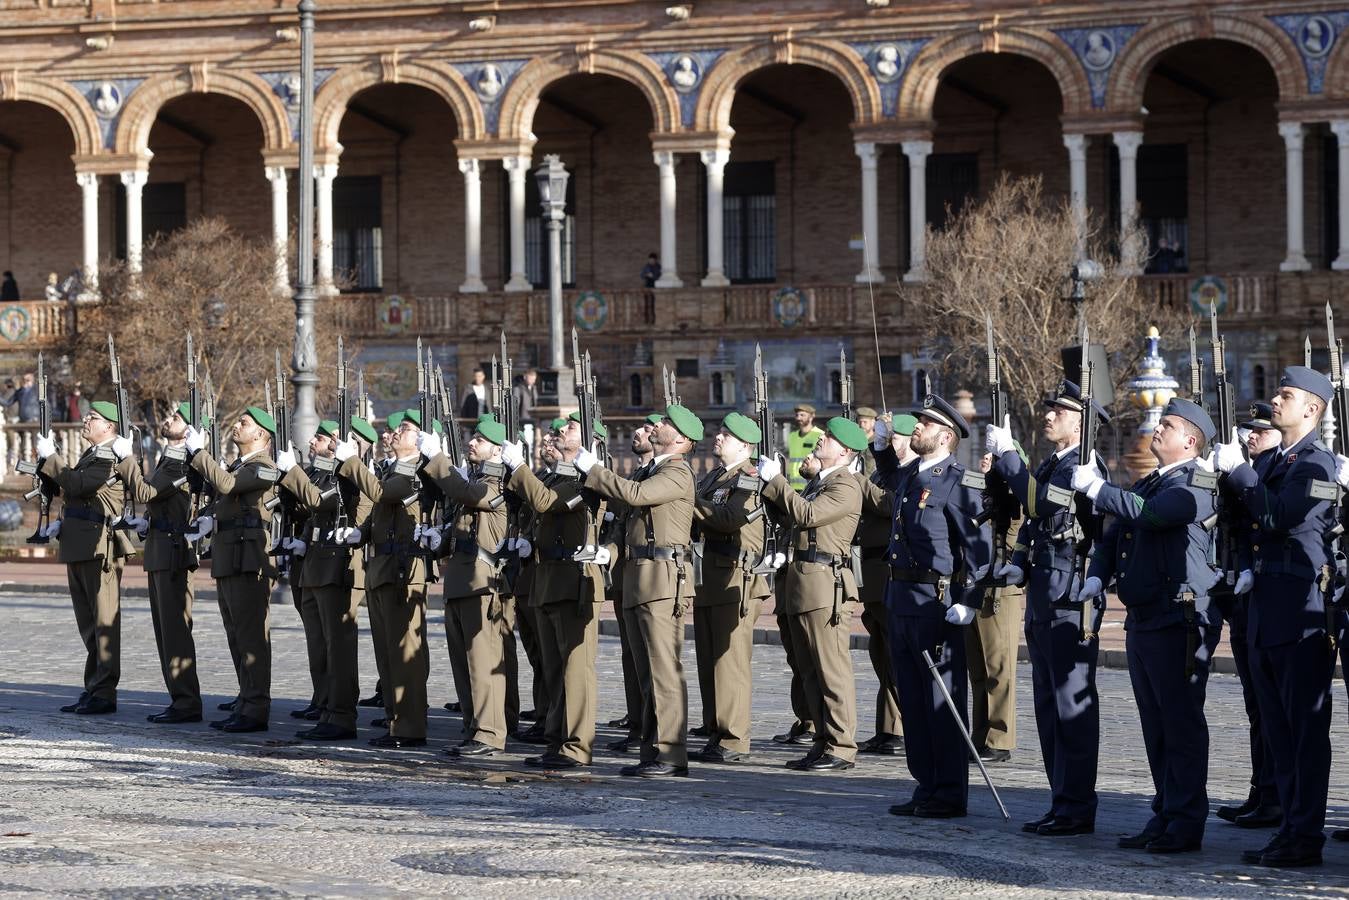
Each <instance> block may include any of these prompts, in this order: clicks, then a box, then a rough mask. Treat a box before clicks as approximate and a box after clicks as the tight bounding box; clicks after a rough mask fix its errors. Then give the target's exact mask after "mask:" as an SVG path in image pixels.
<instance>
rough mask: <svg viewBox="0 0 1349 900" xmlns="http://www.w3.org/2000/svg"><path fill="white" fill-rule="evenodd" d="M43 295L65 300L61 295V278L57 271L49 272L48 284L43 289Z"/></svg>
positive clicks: (48, 297)
mask: <svg viewBox="0 0 1349 900" xmlns="http://www.w3.org/2000/svg"><path fill="white" fill-rule="evenodd" d="M42 296H43V297H44V298H45V299H47V300H64V299H65V297H63V296H62V295H61V279H60V277H59V276H57V274H56V273H55V272H48V273H47V286H46V287H44V288H43V289H42Z"/></svg>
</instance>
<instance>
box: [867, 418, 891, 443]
mask: <svg viewBox="0 0 1349 900" xmlns="http://www.w3.org/2000/svg"><path fill="white" fill-rule="evenodd" d="M889 440H890V423H889V422H887V421H885V420H884V419H877V420H876V426H875V427H874V428H873V429H872V431H871V446H873V447H875V448H876V449H877V450H880V449H882V448H884V447H885V444H886V442H887V441H889Z"/></svg>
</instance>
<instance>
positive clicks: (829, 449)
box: [759, 417, 867, 771]
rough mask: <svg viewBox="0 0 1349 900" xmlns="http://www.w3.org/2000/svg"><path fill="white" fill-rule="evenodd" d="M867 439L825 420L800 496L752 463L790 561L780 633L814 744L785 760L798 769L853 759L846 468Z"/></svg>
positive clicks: (850, 501)
mask: <svg viewBox="0 0 1349 900" xmlns="http://www.w3.org/2000/svg"><path fill="white" fill-rule="evenodd" d="M866 445H867V436H866V432H864V431H863V430H862V429H861V428H860V427H858V425H857V423H856V422H853V421H851V420H849V419H844V418H842V417H835V418H832V419H830V420H829V422H828V423H827V424H826V426H825V430H824V434H823V435H822V436H821V437H820V439H819V440H818V441H817V442H816V444H815V449H814V450H812V451H811V455H812V456H814V457H815V458H816V459H818V460H819V462H820V471H819V474H817V475H816V476H815V477H813V478H812V479H811V480H810V482H809V483H807V485H806V488H805V490H804V491H802V492H801V493H800V494H797V493H796V492H795V491H794V490H792V489H791V485H790V484H789V483H788V481H787V479H786V478H785V477H784V476H783V474H782V465H781V463H779V462H778V461H777V460H775V459H769V458H767V457H762V458H760V460H759V478H760V479H762V481H763V482H764V488H763V495H764V497H765V498H767V499H769V500H771V501H773V502H774V503H776V504H778V505H779V506H780V507H781V508H782V509H783V511H784V512H785V513H786V517H787V519H788V521H789V523H790V527H791V529H792V537H791V544H790V546H791V547H792V550H793V558H792V560H791V561H790V562H788V563H787V570H786V577H785V579H784V581H785V584H784V585H783V586H782V587H783V589H782V591H781V593H780V596H781V597H782V599H783V600H784V605H785V610H784V612H785V613H786V618H787V623H788V636H789V637H790V639H791V641H792V644H793V646H794V649H795V655H796V663H797V665H798V666H800V667H801V673H802V680H803V682H804V687H805V695H806V702H807V704H808V705H809V707H810V712H811V719H812V721H813V722H814V723H815V743H814V745H813V746H812V747H811V749H810V752H809V753H808V754H806V756H804V757H802V758H801V759H798V760H793V761H792V762H789V763H787V765H788V767H789V768H793V769H798V770H805V771H832V770H839V769H851V768H852V767H853V760H854V759H855V758H856V754H857V742H856V739H855V737H854V733H855V730H856V719H857V710H856V706H855V703H854V696H855V689H854V686H853V670H852V655H851V654H850V653H849V650H848V644H849V639H850V636H851V631H852V616H853V609H854V606H853V604H855V603H856V602H857V600H858V589H857V579H856V577H855V575H854V573H853V569H852V539H853V535H854V534H856V533H857V522H858V519H859V518H860V516H861V511H862V491H861V488H860V487H859V486H858V484H857V479H856V478H854V477H853V474H852V472H851V466H852V463H853V462H854V459H855V457H856V454H857V453H859V452H860V451H862V450H864V449H865V448H866Z"/></svg>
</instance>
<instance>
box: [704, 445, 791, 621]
mask: <svg viewBox="0 0 1349 900" xmlns="http://www.w3.org/2000/svg"><path fill="white" fill-rule="evenodd" d="M742 476H743V477H748V478H750V479H753V481H754V482H755V486H756V487H757V486H758V481H759V476H758V475H757V474H756V473H755V471H754V467H753V466H751V465H750V461H749V460H748V459H746V460H742V461H741V462H738V463H736V464H735V465H733V466H731V467H730V468H729V469H727V468H724V467H722V466H717V467H716V468H715V469H713V470H712V471H710V472H708V473H707V474H706V475H704V476H703V479H702V482H701V483H700V484H699V485H698V496H697V498H696V499H695V500H694V505H693V509H694V517H695V518H696V519H697V521H698V526H699V528H701V529H702V533H703V583H702V585H701V586H700V587H699V588H698V593H697V595H696V597H695V599H694V601H693V605H694V607H695V608H696V607H699V606H720V605H722V604H727V603H739V602H741V600H742V599H753V598H756V597H767V596H768V595H769V594H771V593H773V591H772V588H770V587H769V586H768V579H767V578H765V577H764V576H762V575H751V576H749V578H748V579H747V578H746V577H745V573H746V571H747V570H748V569H750V568H752V567H753V566H754V564H755V563H756V562H758V560H759V556H760V555H761V554H762V553H763V543H764V541H763V537H764V519H763V518H762V517H760V518H758V519H756V520H755V521H753V522H751V521H750V520H749V516H750V514H751V513H753V512H754V510H755V509H756V508H757V507H758V504H759V501H758V499H757V497H756V496H755V494H756V491H753V490H749V489H745V488H740V487H738V486H737V485H738V483H739V481H740V479H741V477H742ZM727 544H730V545H733V546H734V548H735V550H736V555H729V554H726V553H722V552H718V551H717V550H716V549H714V548H715V546H716V545H722V546H725V545H727Z"/></svg>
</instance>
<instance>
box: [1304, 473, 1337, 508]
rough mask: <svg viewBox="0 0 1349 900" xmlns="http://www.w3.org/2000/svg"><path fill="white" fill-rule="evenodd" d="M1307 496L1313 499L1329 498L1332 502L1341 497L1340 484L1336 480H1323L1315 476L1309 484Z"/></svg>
mask: <svg viewBox="0 0 1349 900" xmlns="http://www.w3.org/2000/svg"><path fill="white" fill-rule="evenodd" d="M1307 496H1308V497H1310V498H1311V499H1313V500H1329V501H1330V502H1332V503H1335V502H1338V501H1339V499H1340V486H1339V484H1338V483H1336V482H1334V481H1321V480H1320V479H1319V478H1313V479H1312V480H1311V481H1310V482H1308V484H1307Z"/></svg>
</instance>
